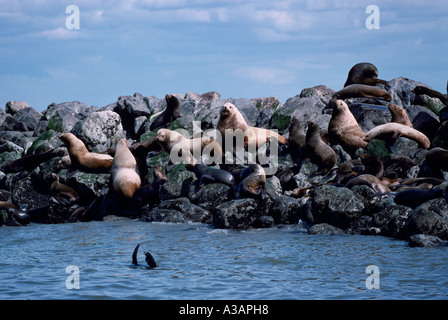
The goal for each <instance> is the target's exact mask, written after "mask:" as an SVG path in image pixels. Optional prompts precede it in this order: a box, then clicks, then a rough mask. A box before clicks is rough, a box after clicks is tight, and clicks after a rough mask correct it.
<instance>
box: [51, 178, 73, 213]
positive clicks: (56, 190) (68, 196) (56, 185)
mask: <svg viewBox="0 0 448 320" xmlns="http://www.w3.org/2000/svg"><path fill="white" fill-rule="evenodd" d="M50 177H51V180H52V181H53V182H52V183H51V185H50V194H51V195H52V196H54V197H55V198H56V199H57V200H58V201H59V202H65V203H67V204H70V205H71V204H73V203H76V202H77V201H78V200H79V194H78V192H76V191H75V189H73V188H72V187H69V186H67V185H65V184H63V183H61V182H60V181H59V176H58V175H57V174H56V173H52V174H51V175H50Z"/></svg>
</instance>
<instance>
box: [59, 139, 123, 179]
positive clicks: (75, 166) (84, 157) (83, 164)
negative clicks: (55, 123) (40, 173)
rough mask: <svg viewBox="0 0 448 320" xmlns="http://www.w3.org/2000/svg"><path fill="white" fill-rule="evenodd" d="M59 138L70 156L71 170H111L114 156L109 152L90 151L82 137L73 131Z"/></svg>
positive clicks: (99, 171) (101, 171)
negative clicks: (79, 137) (78, 136)
mask: <svg viewBox="0 0 448 320" xmlns="http://www.w3.org/2000/svg"><path fill="white" fill-rule="evenodd" d="M59 139H60V140H61V141H62V142H63V143H64V144H65V146H66V147H67V149H68V153H69V156H70V169H69V171H74V170H80V171H83V172H89V173H106V172H109V171H110V168H111V167H112V163H113V161H114V159H113V157H111V156H110V155H108V154H100V153H94V152H89V151H88V150H87V148H86V146H85V144H84V142H82V141H81V140H80V139H78V138H77V137H76V136H75V135H74V134H73V133H63V134H61V135H60V136H59Z"/></svg>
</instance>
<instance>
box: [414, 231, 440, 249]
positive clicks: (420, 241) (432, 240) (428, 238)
mask: <svg viewBox="0 0 448 320" xmlns="http://www.w3.org/2000/svg"><path fill="white" fill-rule="evenodd" d="M446 245H447V242H446V241H443V240H442V239H440V238H438V237H436V236H432V235H428V234H416V235H413V236H411V237H410V238H409V246H410V247H413V248H414V247H444V246H446Z"/></svg>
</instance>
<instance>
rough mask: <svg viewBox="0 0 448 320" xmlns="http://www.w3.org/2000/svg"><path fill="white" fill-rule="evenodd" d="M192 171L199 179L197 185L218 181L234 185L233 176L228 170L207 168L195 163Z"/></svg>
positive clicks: (230, 185)
mask: <svg viewBox="0 0 448 320" xmlns="http://www.w3.org/2000/svg"><path fill="white" fill-rule="evenodd" d="M193 172H194V174H195V175H196V177H197V178H198V180H199V185H203V184H206V183H215V182H219V183H223V184H225V185H228V186H229V187H234V186H235V184H236V180H235V177H234V176H233V175H232V174H231V173H230V172H228V171H226V170H222V169H218V168H209V167H207V166H206V165H205V164H202V163H200V164H196V165H195V166H194V168H193Z"/></svg>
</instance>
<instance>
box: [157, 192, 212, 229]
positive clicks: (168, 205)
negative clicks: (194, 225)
mask: <svg viewBox="0 0 448 320" xmlns="http://www.w3.org/2000/svg"><path fill="white" fill-rule="evenodd" d="M160 210H175V211H178V212H181V213H182V220H183V221H184V222H200V223H206V224H211V223H212V220H213V217H212V214H211V213H210V212H209V211H208V210H205V209H203V208H201V207H199V206H197V205H194V204H192V203H191V202H190V200H188V198H185V197H183V198H177V199H171V200H165V201H162V202H160V204H159V207H158V209H156V211H155V212H159V211H160ZM175 216H176V217H180V216H179V215H177V213H176V215H175ZM158 221H160V220H158Z"/></svg>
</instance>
